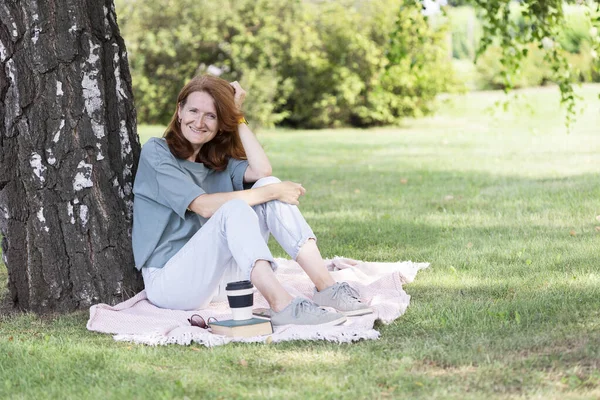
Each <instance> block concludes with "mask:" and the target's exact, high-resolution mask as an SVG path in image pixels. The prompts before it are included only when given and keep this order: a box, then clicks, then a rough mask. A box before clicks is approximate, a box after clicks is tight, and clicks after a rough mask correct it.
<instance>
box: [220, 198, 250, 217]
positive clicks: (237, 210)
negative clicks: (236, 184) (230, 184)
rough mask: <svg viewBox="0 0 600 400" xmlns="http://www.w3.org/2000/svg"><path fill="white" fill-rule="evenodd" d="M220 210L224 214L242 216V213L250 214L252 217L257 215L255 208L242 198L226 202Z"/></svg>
mask: <svg viewBox="0 0 600 400" xmlns="http://www.w3.org/2000/svg"><path fill="white" fill-rule="evenodd" d="M219 211H220V212H221V213H222V214H223V215H224V216H236V217H239V216H242V215H247V216H250V217H252V218H254V217H256V213H255V212H254V210H253V209H252V207H250V206H249V205H248V203H246V202H245V201H244V200H242V199H233V200H229V201H227V202H226V203H224V204H223V205H222V206H221V207H220V208H219Z"/></svg>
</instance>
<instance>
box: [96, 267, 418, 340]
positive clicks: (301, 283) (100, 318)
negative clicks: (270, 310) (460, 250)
mask: <svg viewBox="0 0 600 400" xmlns="http://www.w3.org/2000/svg"><path fill="white" fill-rule="evenodd" d="M276 261H277V264H278V265H279V268H278V269H277V272H276V274H277V277H278V279H279V280H280V282H281V283H282V284H283V286H284V287H285V288H286V289H287V290H288V291H289V292H290V294H292V296H304V297H307V298H311V297H312V292H313V287H314V286H313V284H312V282H311V281H310V280H309V279H308V277H307V276H306V274H305V273H304V271H302V269H301V268H300V266H299V265H298V264H297V263H296V262H294V261H291V260H284V259H277V260H276ZM326 262H327V268H328V269H329V270H330V271H332V272H331V273H332V276H333V277H334V278H335V280H336V281H346V282H348V283H349V284H350V285H351V286H353V287H354V288H356V289H357V290H358V291H359V293H360V294H361V296H362V298H363V300H364V301H366V302H367V303H369V304H370V305H371V307H372V308H373V310H374V313H373V314H369V315H364V316H360V317H351V318H348V321H346V322H345V323H344V324H343V325H340V326H333V327H306V326H297V325H286V326H280V327H276V328H275V331H274V332H273V334H272V335H270V336H257V337H252V338H235V339H234V338H229V337H225V336H220V335H214V334H212V333H210V332H209V331H207V330H205V329H200V328H197V327H193V326H190V324H189V322H188V321H187V318H189V317H190V316H191V315H192V314H200V315H202V316H203V317H204V318H205V319H208V317H211V316H212V317H215V318H217V319H219V320H220V319H228V318H231V314H230V312H229V307H228V305H227V302H219V303H211V304H210V306H209V307H208V308H206V309H203V310H197V311H177V310H168V309H161V308H158V307H155V306H153V305H152V304H151V303H150V302H149V301H148V300H147V298H146V293H145V291H142V292H140V293H138V294H137V295H136V296H134V297H132V298H131V299H129V300H127V301H124V302H123V303H120V304H117V305H115V306H109V305H107V304H96V305H94V306H92V307H91V308H90V319H89V320H88V323H87V328H88V329H89V330H90V331H96V332H102V333H112V334H115V336H114V338H115V340H118V341H129V342H135V343H144V344H148V345H159V344H160V345H165V344H171V343H176V344H183V345H189V344H190V343H192V342H196V343H200V344H203V345H205V346H216V345H221V344H225V343H229V342H232V341H238V342H267V343H271V342H280V341H287V340H329V341H334V342H338V343H343V342H352V341H356V340H361V339H377V338H378V337H379V332H377V331H376V330H374V329H373V324H374V322H375V320H380V321H382V322H383V323H385V324H388V323H390V322H392V321H394V320H395V319H396V318H398V317H399V316H400V315H402V314H404V312H405V311H406V308H407V307H408V304H409V302H410V296H409V295H407V294H406V292H404V290H403V289H402V285H403V284H405V283H410V282H412V281H413V279H414V278H415V276H416V275H417V272H418V271H419V270H420V269H423V268H427V267H428V266H429V263H413V262H410V261H405V262H396V263H375V262H362V261H355V260H350V259H347V258H339V257H336V258H334V259H333V260H327V261H326ZM254 306H255V307H256V308H258V307H268V304H267V302H266V301H265V299H264V297H262V296H261V295H260V293H258V292H257V293H256V294H255V296H254Z"/></svg>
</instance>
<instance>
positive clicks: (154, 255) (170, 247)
mask: <svg viewBox="0 0 600 400" xmlns="http://www.w3.org/2000/svg"><path fill="white" fill-rule="evenodd" d="M247 167H248V162H247V161H244V160H237V159H234V158H231V159H229V162H228V164H227V169H226V170H225V171H222V172H219V171H215V170H212V169H209V168H206V167H205V166H204V164H200V163H196V162H192V161H187V160H182V159H179V158H176V157H175V156H173V154H172V153H171V151H170V150H169V146H168V145H167V142H166V141H165V139H159V138H151V139H150V140H148V142H147V143H146V144H145V145H144V146H143V148H142V153H141V155H140V162H139V165H138V170H137V174H136V176H135V184H134V186H133V193H134V195H135V197H134V201H133V231H132V244H133V256H134V258H135V265H136V268H138V269H141V268H142V267H154V268H162V267H163V266H164V265H165V264H166V263H167V261H169V259H170V258H171V257H173V256H174V255H175V253H177V252H178V251H179V249H181V248H182V247H183V245H184V244H186V243H187V241H188V240H190V238H191V237H192V236H193V235H194V234H195V233H196V232H197V231H198V229H200V227H202V225H203V224H204V223H205V222H206V221H207V219H205V218H202V217H201V216H200V215H198V214H196V213H194V212H192V211H188V210H187V208H188V206H189V205H190V203H191V202H192V201H193V200H194V199H195V198H196V197H198V196H200V195H202V194H205V193H222V192H232V191H234V190H242V189H244V182H243V181H244V173H245V172H246V168H247Z"/></svg>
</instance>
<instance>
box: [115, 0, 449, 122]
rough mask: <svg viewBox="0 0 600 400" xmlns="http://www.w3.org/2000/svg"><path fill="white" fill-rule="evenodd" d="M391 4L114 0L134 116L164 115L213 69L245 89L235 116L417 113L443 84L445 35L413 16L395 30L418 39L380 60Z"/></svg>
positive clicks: (398, 1)
mask: <svg viewBox="0 0 600 400" xmlns="http://www.w3.org/2000/svg"><path fill="white" fill-rule="evenodd" d="M403 4H404V1H403V0H378V1H376V2H370V1H369V2H356V1H354V0H341V1H336V2H317V1H306V0H290V1H278V0H236V1H226V2H223V1H221V0H194V1H192V0H169V1H167V2H165V1H158V0H147V1H141V0H117V1H116V5H117V15H118V16H119V25H120V27H121V31H122V35H123V37H124V38H125V40H126V43H127V47H128V50H129V59H130V67H131V73H132V79H133V89H134V95H135V99H136V107H137V110H138V118H139V120H140V121H141V122H144V123H163V124H164V123H166V122H167V121H168V120H169V118H170V117H171V115H172V113H173V102H174V100H175V98H176V96H177V92H178V90H179V89H180V88H181V86H182V85H183V84H184V83H185V82H186V81H187V80H189V79H190V78H191V77H193V76H194V75H196V74H202V73H206V72H207V71H210V70H215V69H218V70H220V71H221V72H222V74H221V75H220V76H221V77H223V78H224V79H227V80H238V81H240V83H241V84H242V86H243V87H245V88H246V89H247V91H248V93H249V96H248V100H247V102H246V104H245V112H246V114H247V116H248V119H250V120H251V121H252V122H254V123H255V124H256V125H262V126H272V125H275V124H283V125H289V126H295V127H305V128H321V127H334V126H340V125H356V126H370V125H381V124H389V123H395V122H397V121H398V120H399V119H400V118H402V117H405V116H413V115H422V114H424V113H427V112H429V111H430V107H431V104H432V102H431V101H432V99H433V97H434V96H435V94H437V93H439V92H440V91H443V90H448V89H451V88H452V85H453V83H454V81H453V80H452V76H451V73H452V72H451V68H449V67H448V63H449V60H448V57H447V50H445V40H446V39H445V33H444V31H443V29H438V28H435V29H434V28H432V27H430V26H429V25H428V24H427V23H426V22H425V20H424V19H423V17H422V15H421V14H420V12H418V13H417V14H418V15H417V17H415V18H413V19H411V21H413V22H412V23H410V24H406V23H403V24H402V29H403V31H402V33H403V35H406V36H407V37H410V38H422V39H421V40H415V41H414V43H412V44H411V46H412V47H411V48H410V49H409V50H410V51H409V52H407V53H406V54H405V57H406V58H405V59H399V60H398V61H397V62H396V63H395V65H392V64H391V63H390V62H389V59H388V54H389V53H390V51H391V47H390V46H393V45H394V44H393V42H392V41H390V37H391V34H392V32H393V31H394V30H395V29H396V26H397V25H396V24H395V22H396V20H397V18H398V17H400V19H402V17H403V15H400V16H399V14H398V10H400V6H401V5H403ZM406 4H411V5H412V6H411V7H413V8H414V9H416V8H415V7H416V5H414V3H412V2H410V1H407V2H406ZM411 7H405V8H404V10H405V11H403V12H408V11H407V10H409V9H411ZM207 11H210V12H207ZM413 11H414V10H413ZM415 60H418V61H419V62H417V63H415Z"/></svg>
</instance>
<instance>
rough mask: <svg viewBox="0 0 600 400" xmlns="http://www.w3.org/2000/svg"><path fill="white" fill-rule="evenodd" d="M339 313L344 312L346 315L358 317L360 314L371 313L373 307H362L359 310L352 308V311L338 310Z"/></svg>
mask: <svg viewBox="0 0 600 400" xmlns="http://www.w3.org/2000/svg"><path fill="white" fill-rule="evenodd" d="M338 312H339V313H341V314H344V315H345V316H346V317H358V316H360V315H367V314H372V313H373V309H372V308H370V307H369V308H362V309H360V310H353V311H339V310H338Z"/></svg>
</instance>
